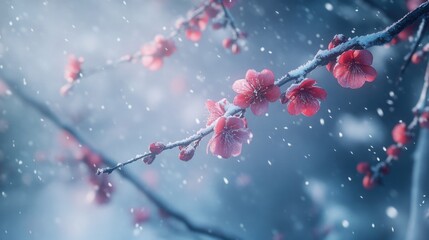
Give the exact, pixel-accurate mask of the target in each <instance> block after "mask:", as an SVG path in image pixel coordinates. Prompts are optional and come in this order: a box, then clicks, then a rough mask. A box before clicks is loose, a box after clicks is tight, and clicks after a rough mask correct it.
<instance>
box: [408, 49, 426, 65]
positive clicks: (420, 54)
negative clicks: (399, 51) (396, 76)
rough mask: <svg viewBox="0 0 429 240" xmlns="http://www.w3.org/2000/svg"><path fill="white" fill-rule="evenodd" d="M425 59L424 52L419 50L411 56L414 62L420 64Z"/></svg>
mask: <svg viewBox="0 0 429 240" xmlns="http://www.w3.org/2000/svg"><path fill="white" fill-rule="evenodd" d="M422 59H423V52H422V51H417V52H415V53H414V54H413V56H411V62H412V63H414V64H419V63H420V62H421V61H422Z"/></svg>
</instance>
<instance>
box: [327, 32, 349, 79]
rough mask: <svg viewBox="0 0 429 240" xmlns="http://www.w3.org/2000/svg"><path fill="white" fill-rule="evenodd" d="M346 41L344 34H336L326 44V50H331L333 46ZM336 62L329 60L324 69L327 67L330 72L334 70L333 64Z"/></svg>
mask: <svg viewBox="0 0 429 240" xmlns="http://www.w3.org/2000/svg"><path fill="white" fill-rule="evenodd" d="M346 41H347V38H346V36H344V35H343V34H337V35H335V36H334V39H332V41H331V42H330V43H329V45H328V50H331V49H333V48H335V47H336V46H338V45H340V44H341V43H344V42H346ZM336 63H337V62H336V61H335V60H334V61H330V62H329V63H328V64H327V65H326V69H328V71H330V72H332V71H333V70H334V66H335V64H336Z"/></svg>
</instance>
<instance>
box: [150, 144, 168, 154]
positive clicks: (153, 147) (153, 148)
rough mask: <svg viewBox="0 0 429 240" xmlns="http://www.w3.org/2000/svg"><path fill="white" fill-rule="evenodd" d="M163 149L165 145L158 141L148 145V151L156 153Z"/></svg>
mask: <svg viewBox="0 0 429 240" xmlns="http://www.w3.org/2000/svg"><path fill="white" fill-rule="evenodd" d="M164 149H165V145H164V144H163V143H160V142H154V143H151V144H150V146H149V151H150V152H151V153H153V154H156V155H158V154H160V153H161V152H162V151H164Z"/></svg>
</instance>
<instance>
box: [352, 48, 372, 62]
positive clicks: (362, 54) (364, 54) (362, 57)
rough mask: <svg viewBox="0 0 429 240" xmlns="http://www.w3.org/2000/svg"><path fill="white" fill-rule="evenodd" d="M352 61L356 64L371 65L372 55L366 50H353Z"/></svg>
mask: <svg viewBox="0 0 429 240" xmlns="http://www.w3.org/2000/svg"><path fill="white" fill-rule="evenodd" d="M353 56H354V60H355V61H356V63H358V64H363V65H371V64H372V53H371V52H370V51H368V50H354V52H353Z"/></svg>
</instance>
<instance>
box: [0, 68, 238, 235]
mask: <svg viewBox="0 0 429 240" xmlns="http://www.w3.org/2000/svg"><path fill="white" fill-rule="evenodd" d="M0 79H1V80H2V81H4V82H5V83H6V84H7V85H8V86H9V88H10V90H11V91H12V93H13V95H14V96H16V97H17V98H19V99H20V100H21V101H22V102H23V103H24V104H25V105H27V106H28V107H31V108H32V109H33V110H35V111H36V112H38V113H39V114H41V115H43V116H44V117H45V118H46V119H48V120H50V121H51V122H52V123H53V124H54V125H55V126H56V127H57V128H59V129H61V130H63V131H65V132H66V133H67V134H68V135H69V136H71V137H73V138H74V139H75V140H76V141H77V142H78V143H79V144H81V145H82V147H85V148H88V149H90V150H91V152H93V153H94V154H96V155H98V156H100V159H101V161H102V163H103V164H104V165H105V166H110V167H114V166H116V165H117V163H116V161H114V160H113V159H112V158H110V157H109V156H107V155H105V154H104V153H103V152H101V151H99V150H97V149H96V148H95V147H94V146H93V145H92V144H91V143H90V142H89V141H87V140H86V139H84V138H83V137H82V136H81V135H80V134H79V133H78V132H77V131H76V130H75V129H74V128H73V127H72V126H70V125H68V124H66V123H65V122H63V121H62V120H61V119H60V118H59V117H58V116H57V115H56V114H55V113H54V112H52V111H51V110H50V109H49V108H48V107H47V106H45V105H44V104H42V103H40V102H38V101H37V100H35V99H33V98H32V97H30V96H28V95H27V94H26V93H24V92H23V91H22V90H21V89H20V87H19V86H18V84H17V83H16V82H14V81H12V80H11V79H10V78H7V77H5V76H0ZM177 144H179V143H177ZM119 174H120V175H121V176H122V177H123V178H124V179H126V180H127V181H128V182H129V183H131V184H132V185H133V186H134V187H135V188H137V190H138V191H140V192H141V193H142V194H144V195H145V196H146V197H147V198H148V199H149V200H150V201H151V202H152V203H153V204H154V205H155V206H156V207H158V208H159V209H160V210H161V211H162V212H163V213H164V214H165V215H166V216H168V217H169V218H170V219H174V220H177V221H178V222H180V223H182V224H183V225H184V226H185V227H186V228H187V229H188V230H189V231H191V232H194V233H198V234H202V235H205V236H209V237H212V238H216V239H222V240H236V239H239V237H236V236H233V235H230V234H227V233H224V232H223V231H221V230H219V229H216V228H214V227H210V226H202V225H199V224H197V223H195V222H193V221H192V220H190V219H189V218H188V217H187V216H186V215H185V214H183V213H181V212H179V211H177V210H176V209H174V208H172V207H170V205H169V204H168V203H167V202H165V201H163V200H162V199H161V198H160V197H159V196H158V195H156V194H155V193H154V192H152V191H151V190H150V189H149V188H148V187H147V186H146V185H145V184H144V183H142V182H141V181H140V180H139V178H138V177H136V176H135V175H134V174H132V173H131V172H129V171H127V170H125V169H124V170H122V171H120V172H119Z"/></svg>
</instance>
